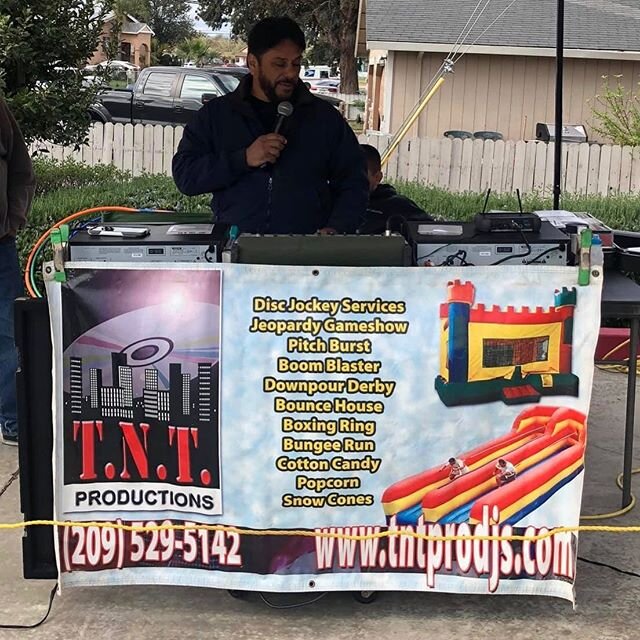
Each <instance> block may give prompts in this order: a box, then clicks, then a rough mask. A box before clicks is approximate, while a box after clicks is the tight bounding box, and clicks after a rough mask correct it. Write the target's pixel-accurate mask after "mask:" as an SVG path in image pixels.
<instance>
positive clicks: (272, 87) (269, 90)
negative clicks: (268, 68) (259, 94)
mask: <svg viewBox="0 0 640 640" xmlns="http://www.w3.org/2000/svg"><path fill="white" fill-rule="evenodd" d="M258 84H259V85H260V88H261V89H262V90H263V91H264V95H265V96H267V98H269V102H281V101H282V100H286V99H287V98H289V97H291V94H289V95H288V96H284V97H280V96H279V95H278V94H277V93H276V87H277V84H271V83H270V82H269V80H267V78H266V77H265V76H264V74H263V73H262V72H258Z"/></svg>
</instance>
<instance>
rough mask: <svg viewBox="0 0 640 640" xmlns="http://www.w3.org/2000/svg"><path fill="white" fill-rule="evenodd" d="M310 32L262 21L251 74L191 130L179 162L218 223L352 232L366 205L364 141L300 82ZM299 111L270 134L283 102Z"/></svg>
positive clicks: (181, 181)
mask: <svg viewBox="0 0 640 640" xmlns="http://www.w3.org/2000/svg"><path fill="white" fill-rule="evenodd" d="M304 49H305V38H304V34H303V33H302V31H301V30H300V27H298V25H297V24H296V23H295V22H294V21H293V20H291V19H290V18H286V17H282V18H266V19H265V20H262V21H260V22H259V23H258V24H256V25H255V26H254V27H253V29H252V30H251V33H250V34H249V38H248V56H247V64H248V66H249V70H250V73H249V74H247V75H246V76H245V78H243V80H242V81H241V82H240V85H239V86H238V88H237V89H236V90H235V91H234V92H233V93H230V94H228V95H226V96H222V97H220V98H215V99H213V100H211V101H209V102H208V103H207V104H206V105H205V106H203V107H202V109H200V110H199V111H198V113H197V114H196V115H195V117H194V119H193V120H192V121H191V122H190V123H189V124H188V125H187V127H186V128H185V131H184V135H183V137H182V140H181V141H180V145H179V147H178V151H177V153H176V155H175V156H174V158H173V178H174V180H175V183H176V185H177V187H178V189H179V190H180V191H181V192H182V193H184V194H186V195H198V194H201V193H212V194H213V199H212V201H211V207H212V209H213V211H214V214H215V217H216V219H217V220H219V221H221V222H226V223H229V224H234V225H237V226H238V228H239V229H240V231H241V232H245V233H275V234H279V233H293V234H308V233H316V232H320V233H337V232H338V233H352V232H354V231H355V230H356V228H357V226H358V223H359V221H360V219H361V217H362V216H363V215H364V212H365V210H366V207H367V197H368V189H367V176H366V169H365V164H364V162H363V158H362V152H361V151H360V147H359V145H358V141H357V139H356V137H355V135H354V133H353V131H352V130H351V128H350V127H349V125H348V124H347V122H346V121H345V120H344V118H343V117H342V116H341V115H340V113H339V112H338V111H337V110H336V109H335V108H334V107H332V106H331V105H330V104H329V103H328V102H326V101H325V100H322V99H320V98H316V97H315V96H312V95H311V93H310V92H309V90H308V89H307V88H306V87H305V86H304V84H303V83H302V82H301V81H300V64H301V61H302V53H303V51H304ZM283 101H289V102H290V103H291V104H292V105H293V113H292V114H291V115H290V116H288V117H287V118H285V119H284V121H283V126H282V128H281V130H280V132H279V133H274V128H275V125H276V122H277V119H278V115H277V108H278V104H279V103H280V102H283Z"/></svg>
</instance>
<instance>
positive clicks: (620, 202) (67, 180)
mask: <svg viewBox="0 0 640 640" xmlns="http://www.w3.org/2000/svg"><path fill="white" fill-rule="evenodd" d="M35 168H36V174H37V179H38V189H37V194H36V198H35V200H34V203H33V209H32V211H31V214H30V216H29V221H28V224H27V227H26V229H24V230H23V231H22V232H21V233H20V235H19V237H18V246H19V249H20V255H21V258H22V261H23V264H24V261H25V260H26V256H27V254H28V251H29V250H30V248H31V247H32V246H33V244H34V242H36V240H37V239H38V238H39V237H40V236H41V235H42V233H44V232H45V231H46V230H47V229H49V228H50V227H51V226H52V225H53V224H55V223H56V222H57V221H59V220H61V219H62V218H64V217H66V216H68V215H70V214H72V213H75V212H76V211H81V210H83V209H88V208H93V207H99V206H110V205H111V206H125V207H133V208H148V209H168V210H172V211H176V213H177V214H189V213H208V212H209V211H210V208H209V200H210V196H208V195H204V196H197V197H194V198H189V197H187V196H184V195H182V194H181V193H179V191H178V190H177V189H176V186H175V184H174V182H173V180H172V179H171V178H170V177H167V176H149V175H145V176H140V177H136V178H133V177H131V175H130V174H128V173H126V172H123V171H120V170H118V169H116V168H115V167H113V166H110V165H98V166H95V167H90V166H87V165H84V164H81V163H79V162H75V161H72V160H67V161H65V162H55V161H52V160H48V159H41V158H38V159H36V161H35ZM396 187H397V188H398V191H399V192H400V193H402V194H403V195H406V196H408V197H409V198H411V199H412V200H415V202H416V203H418V205H420V206H421V207H422V208H423V209H424V210H425V211H428V212H429V213H431V214H434V215H435V216H436V217H438V218H440V219H442V220H470V219H472V218H473V216H474V214H476V213H477V212H479V211H481V210H482V206H483V204H484V194H476V193H449V192H448V191H445V190H443V189H438V188H435V187H428V186H425V185H421V184H417V183H406V182H399V183H397V184H396ZM523 207H524V209H525V210H528V211H531V210H535V209H538V210H540V209H550V208H551V207H552V200H551V198H550V197H547V196H540V195H537V194H528V195H526V196H524V198H523ZM562 207H563V208H565V209H568V210H570V211H588V212H589V213H591V214H593V215H594V216H595V217H596V218H599V219H600V220H602V221H603V222H604V223H605V224H607V225H609V226H610V227H612V228H614V229H626V230H631V231H640V215H638V214H639V213H640V196H635V195H619V196H608V197H603V196H576V195H565V196H563V198H562ZM488 208H489V209H499V210H505V211H517V210H518V201H517V198H516V196H515V195H514V194H498V195H493V194H492V195H491V198H490V200H489V205H488Z"/></svg>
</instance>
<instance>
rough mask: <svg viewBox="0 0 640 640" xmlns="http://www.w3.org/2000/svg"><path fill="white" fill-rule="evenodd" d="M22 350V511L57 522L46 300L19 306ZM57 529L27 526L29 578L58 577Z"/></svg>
mask: <svg viewBox="0 0 640 640" xmlns="http://www.w3.org/2000/svg"><path fill="white" fill-rule="evenodd" d="M14 311H15V313H14V318H15V336H16V346H17V347H18V362H19V365H18V373H17V375H16V385H17V391H18V438H19V441H20V446H19V447H18V458H19V461H20V510H21V511H22V513H23V515H24V519H25V521H27V520H52V519H53V468H52V461H51V457H52V452H53V417H52V410H51V397H52V380H51V362H52V360H51V334H50V330H49V307H48V305H47V301H46V299H44V298H37V299H31V298H19V299H18V300H16V302H15V307H14ZM53 535H54V534H53V527H50V526H49V527H45V526H37V527H27V528H26V529H25V534H24V537H23V538H22V569H23V575H24V577H25V578H36V579H45V580H49V579H55V578H57V577H58V569H57V566H56V557H55V550H54V545H53Z"/></svg>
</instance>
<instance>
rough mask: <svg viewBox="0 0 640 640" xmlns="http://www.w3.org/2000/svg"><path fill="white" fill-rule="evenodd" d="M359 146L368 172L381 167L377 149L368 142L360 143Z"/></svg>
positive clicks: (375, 170) (376, 170)
mask: <svg viewBox="0 0 640 640" xmlns="http://www.w3.org/2000/svg"><path fill="white" fill-rule="evenodd" d="M360 148H361V149H362V153H364V158H365V160H366V161H367V168H368V169H369V172H370V173H378V171H380V169H381V168H382V159H381V158H380V153H379V151H378V150H377V149H376V148H375V147H372V146H371V145H370V144H361V145H360Z"/></svg>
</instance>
